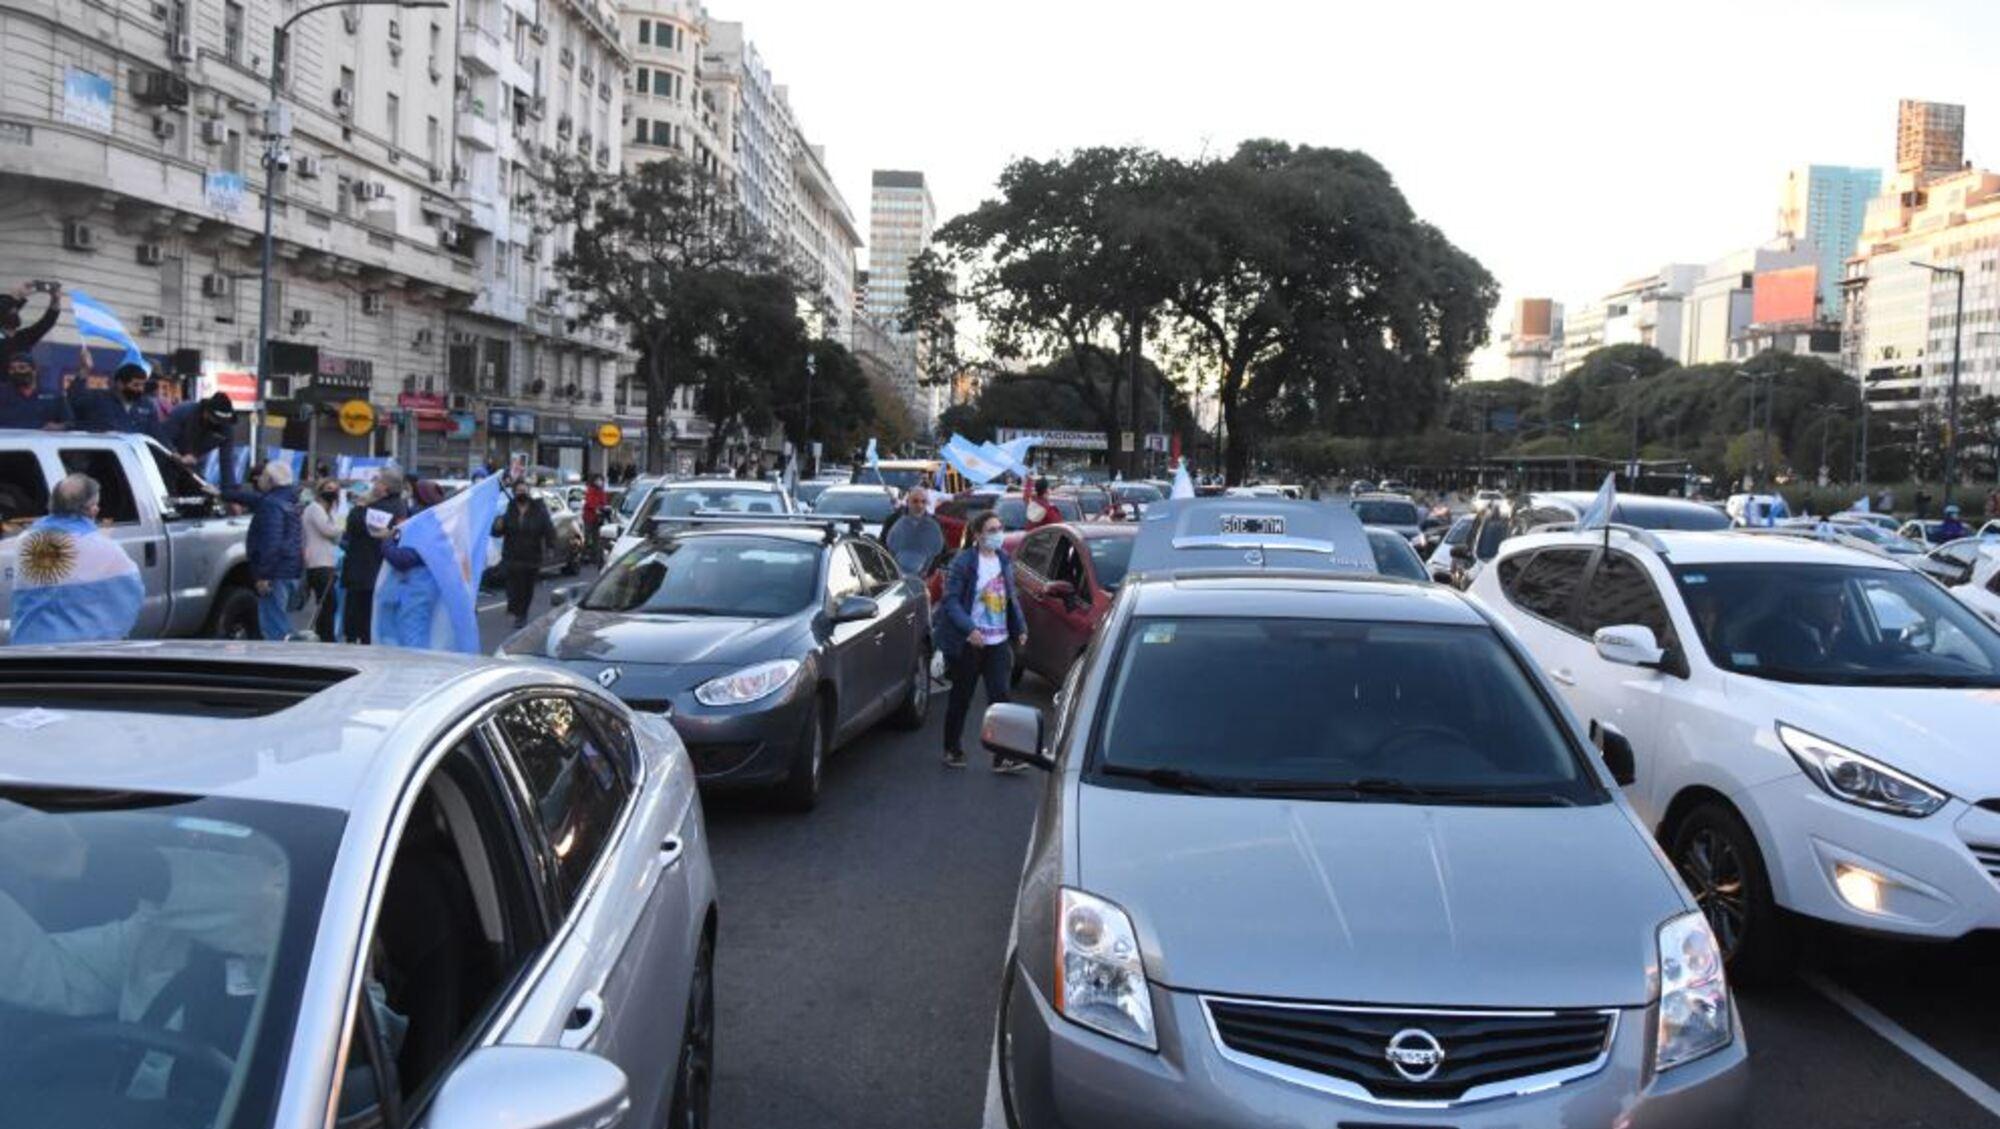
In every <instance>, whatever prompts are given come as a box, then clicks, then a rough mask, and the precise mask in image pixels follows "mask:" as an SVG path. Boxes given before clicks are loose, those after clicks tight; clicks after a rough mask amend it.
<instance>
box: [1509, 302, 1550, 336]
mask: <svg viewBox="0 0 2000 1129" xmlns="http://www.w3.org/2000/svg"><path fill="white" fill-rule="evenodd" d="M1555 305H1556V304H1555V302H1553V301H1551V300H1550V299H1547V298H1523V299H1521V300H1520V301H1519V302H1517V303H1515V305H1514V336H1515V337H1517V338H1522V337H1552V336H1554V335H1555V328H1556V317H1555Z"/></svg>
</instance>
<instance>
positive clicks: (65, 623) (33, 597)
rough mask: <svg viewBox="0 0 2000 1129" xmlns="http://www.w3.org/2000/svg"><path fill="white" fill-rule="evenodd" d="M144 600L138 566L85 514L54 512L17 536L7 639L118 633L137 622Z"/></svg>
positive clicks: (58, 639) (67, 639)
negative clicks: (10, 631)
mask: <svg viewBox="0 0 2000 1129" xmlns="http://www.w3.org/2000/svg"><path fill="white" fill-rule="evenodd" d="M145 599H146V586H145V584H144V583H143V582H142V581H141V580H140V579H139V566H138V565H136V564H133V563H132V558H131V557H129V556H126V555H125V549H124V547H123V546H122V545H120V544H118V542H116V541H113V540H112V539H111V538H109V537H106V536H105V535H104V534H102V533H100V532H98V529H97V523H96V522H93V521H91V520H90V519H89V518H87V517H71V516H61V517H58V516H53V515H52V516H49V517H45V518H43V519H42V520H40V521H38V522H36V523H35V524H33V525H31V526H29V527H28V532H26V533H24V534H22V535H21V540H20V542H19V548H18V550H17V553H16V558H15V564H14V609H13V615H14V630H13V636H12V641H13V642H15V643H17V644H20V645H23V646H26V645H28V644H31V643H83V642H88V641H91V640H103V639H123V638H125V636H126V635H128V634H130V633H131V631H132V625H133V624H135V623H137V622H138V621H139V606H140V605H141V604H142V603H144V602H145Z"/></svg>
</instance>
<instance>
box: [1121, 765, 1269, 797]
mask: <svg viewBox="0 0 2000 1129" xmlns="http://www.w3.org/2000/svg"><path fill="white" fill-rule="evenodd" d="M1098 771H1099V772H1101V773H1103V774H1104V775H1105V776H1123V777H1127V778H1130V779H1133V780H1144V781H1145V782H1146V783H1148V784H1153V785H1156V786H1158V787H1161V788H1166V789H1169V790H1171V791H1175V792H1205V793H1208V794H1209V795H1215V796H1230V795H1239V794H1241V793H1242V791H1243V785H1242V783H1241V782H1239V781H1235V780H1230V779H1227V778H1224V777H1220V776H1208V775H1206V774H1204V773H1199V772H1189V771H1188V770H1187V769H1184V768H1130V767H1127V766H1125V765H1120V764H1107V765H1104V766H1103V767H1101V768H1099V769H1098Z"/></svg>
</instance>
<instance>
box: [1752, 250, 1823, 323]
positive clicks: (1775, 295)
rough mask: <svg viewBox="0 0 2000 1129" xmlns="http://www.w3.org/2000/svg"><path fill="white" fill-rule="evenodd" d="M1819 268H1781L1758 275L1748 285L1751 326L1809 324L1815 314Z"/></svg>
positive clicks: (1761, 272) (1758, 273)
mask: <svg viewBox="0 0 2000 1129" xmlns="http://www.w3.org/2000/svg"><path fill="white" fill-rule="evenodd" d="M1818 297H1819V268H1818V267H1816V266H1811V265H1808V266H1802V267H1783V268H1780V269H1778V270H1765V271H1758V272H1757V275H1756V277H1755V278H1753V279H1752V280H1751V283H1750V324H1752V325H1798V324H1802V323H1810V322H1811V321H1813V319H1814V315H1815V313H1816V312H1817V306H1816V302H1817V299H1818Z"/></svg>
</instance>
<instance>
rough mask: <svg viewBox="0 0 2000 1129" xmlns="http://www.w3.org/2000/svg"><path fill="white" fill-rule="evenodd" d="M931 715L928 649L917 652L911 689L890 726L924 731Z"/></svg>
mask: <svg viewBox="0 0 2000 1129" xmlns="http://www.w3.org/2000/svg"><path fill="white" fill-rule="evenodd" d="M930 713H931V660H930V652H929V650H928V649H922V650H919V651H918V652H917V661H916V664H915V667H914V669H913V670H911V672H910V688H909V691H908V692H907V693H906V694H905V695H904V696H903V704H902V706H901V707H900V708H898V709H897V710H896V712H895V715H894V716H892V717H890V718H889V724H891V725H893V726H895V727H896V728H898V729H922V728H923V727H924V719H925V718H927V717H929V716H930Z"/></svg>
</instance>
